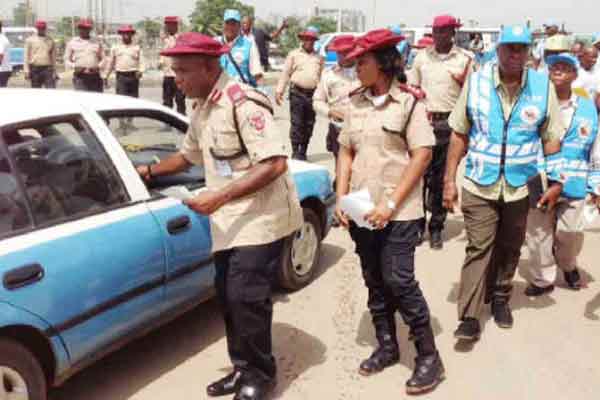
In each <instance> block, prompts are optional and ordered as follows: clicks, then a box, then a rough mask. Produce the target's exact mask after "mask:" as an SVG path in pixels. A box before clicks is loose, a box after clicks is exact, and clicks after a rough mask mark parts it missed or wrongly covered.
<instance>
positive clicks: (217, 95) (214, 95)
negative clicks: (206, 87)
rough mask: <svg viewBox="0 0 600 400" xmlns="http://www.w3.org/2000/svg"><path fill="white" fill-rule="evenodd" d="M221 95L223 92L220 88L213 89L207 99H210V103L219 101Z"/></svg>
mask: <svg viewBox="0 0 600 400" xmlns="http://www.w3.org/2000/svg"><path fill="white" fill-rule="evenodd" d="M222 95H223V92H222V91H221V90H217V89H215V90H213V92H212V93H211V94H210V95H209V96H208V101H210V102H211V103H216V102H217V101H219V100H220V99H221V96H222Z"/></svg>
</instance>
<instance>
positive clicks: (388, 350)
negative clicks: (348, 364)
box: [358, 344, 400, 376]
mask: <svg viewBox="0 0 600 400" xmlns="http://www.w3.org/2000/svg"><path fill="white" fill-rule="evenodd" d="M393 346H396V348H394V347H393ZM398 361H400V352H399V351H398V347H397V345H396V344H394V345H389V346H379V347H378V348H377V349H375V351H374V352H373V354H371V357H369V358H367V359H366V360H364V361H363V362H362V363H360V368H359V370H358V373H359V374H361V375H362V376H369V375H373V374H376V373H378V372H381V371H383V370H384V369H386V368H387V367H389V366H391V365H394V364H396V363H397V362H398Z"/></svg>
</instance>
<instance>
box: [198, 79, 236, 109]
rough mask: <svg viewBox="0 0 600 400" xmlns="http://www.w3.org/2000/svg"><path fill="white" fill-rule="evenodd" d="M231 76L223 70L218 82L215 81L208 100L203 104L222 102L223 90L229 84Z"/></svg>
mask: <svg viewBox="0 0 600 400" xmlns="http://www.w3.org/2000/svg"><path fill="white" fill-rule="evenodd" d="M229 81H230V78H229V75H227V74H226V73H225V72H221V75H219V79H217V82H216V83H215V85H214V86H213V88H212V90H211V91H210V94H209V95H208V97H207V98H206V100H205V101H204V102H203V103H202V102H201V103H202V105H203V106H204V105H213V104H218V105H220V104H222V103H221V102H222V101H223V98H224V96H223V90H225V87H226V86H227V83H229Z"/></svg>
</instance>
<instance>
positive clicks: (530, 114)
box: [521, 106, 542, 125]
mask: <svg viewBox="0 0 600 400" xmlns="http://www.w3.org/2000/svg"><path fill="white" fill-rule="evenodd" d="M541 113H542V112H541V111H540V109H539V108H537V107H536V106H527V107H525V108H523V110H522V111H521V119H522V120H523V121H525V122H527V123H529V124H530V125H534V124H535V123H536V122H537V121H538V120H539V119H540V114H541Z"/></svg>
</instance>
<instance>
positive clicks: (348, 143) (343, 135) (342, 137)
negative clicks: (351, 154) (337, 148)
mask: <svg viewBox="0 0 600 400" xmlns="http://www.w3.org/2000/svg"><path fill="white" fill-rule="evenodd" d="M351 124H352V122H351V119H350V118H346V119H345V120H344V123H343V124H342V129H341V130H340V134H339V135H338V143H339V144H340V145H341V146H344V147H347V148H349V149H350V148H352V140H351V138H350V132H351V126H352V125H351Z"/></svg>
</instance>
